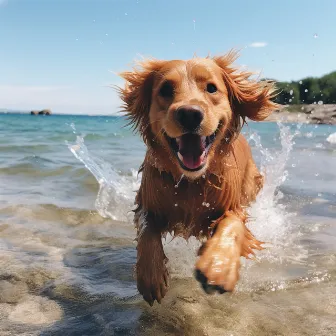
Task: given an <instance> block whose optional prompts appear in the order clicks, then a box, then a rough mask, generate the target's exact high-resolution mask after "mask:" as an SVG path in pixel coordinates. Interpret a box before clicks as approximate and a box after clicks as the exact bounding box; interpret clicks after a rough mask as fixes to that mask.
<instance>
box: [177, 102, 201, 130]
mask: <svg viewBox="0 0 336 336" xmlns="http://www.w3.org/2000/svg"><path fill="white" fill-rule="evenodd" d="M175 118H176V120H177V121H178V122H179V123H180V125H181V126H182V127H183V130H184V131H187V132H194V131H196V130H197V128H198V127H199V126H200V125H201V122H202V120H203V118H204V111H203V109H202V108H201V107H199V106H197V105H184V106H181V107H179V108H178V109H177V110H176V113H175Z"/></svg>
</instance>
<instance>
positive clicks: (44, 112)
mask: <svg viewBox="0 0 336 336" xmlns="http://www.w3.org/2000/svg"><path fill="white" fill-rule="evenodd" d="M30 114H31V115H51V111H50V110H48V109H45V110H41V111H30Z"/></svg>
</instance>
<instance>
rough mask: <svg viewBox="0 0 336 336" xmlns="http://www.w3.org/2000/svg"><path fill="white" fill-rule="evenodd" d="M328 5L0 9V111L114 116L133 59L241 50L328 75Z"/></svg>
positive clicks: (114, 4)
mask: <svg viewBox="0 0 336 336" xmlns="http://www.w3.org/2000/svg"><path fill="white" fill-rule="evenodd" d="M335 13H336V0H321V1H316V0H294V1H293V0H281V1H275V0H253V1H252V0H234V1H224V0H212V1H204V0H202V1H199V0H193V1H192V0H0V109H4V108H5V109H10V110H23V111H30V110H35V109H44V108H50V109H51V110H52V111H53V112H55V113H73V114H77V113H78V114H115V113H116V112H117V110H118V106H119V105H120V104H121V103H120V100H119V98H118V97H117V95H116V93H115V91H114V90H113V89H112V88H110V87H109V86H110V85H122V81H121V79H120V78H119V77H118V76H117V73H118V72H120V71H123V70H126V69H130V67H131V65H132V62H133V61H134V60H136V59H139V58H140V57H143V56H144V57H147V56H151V57H155V58H159V59H188V58H191V57H193V55H194V54H195V53H196V54H197V55H198V56H206V55H207V54H208V53H210V54H211V55H220V54H223V53H225V52H227V51H228V50H230V49H231V48H237V49H240V50H241V57H240V58H239V60H238V61H237V64H238V65H244V66H247V67H248V68H249V69H251V70H254V71H258V72H260V71H261V75H262V77H268V78H274V79H277V80H287V81H289V80H298V79H301V78H303V77H307V76H321V75H323V74H326V73H329V72H331V71H334V70H336V61H335V60H336V43H335V35H336V23H335V22H336V21H335Z"/></svg>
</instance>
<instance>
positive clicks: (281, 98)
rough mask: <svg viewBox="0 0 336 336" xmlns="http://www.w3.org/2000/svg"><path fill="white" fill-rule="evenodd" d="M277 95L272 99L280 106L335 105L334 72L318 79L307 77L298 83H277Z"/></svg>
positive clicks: (335, 79) (335, 76)
mask: <svg viewBox="0 0 336 336" xmlns="http://www.w3.org/2000/svg"><path fill="white" fill-rule="evenodd" d="M276 86H277V88H278V92H279V94H278V95H277V96H276V98H275V99H274V100H275V101H276V102H277V103H279V104H282V105H291V104H314V103H315V104H322V103H323V104H336V71H334V72H331V73H329V74H327V75H324V76H322V77H320V78H316V77H307V78H304V79H302V80H300V81H292V82H278V81H276Z"/></svg>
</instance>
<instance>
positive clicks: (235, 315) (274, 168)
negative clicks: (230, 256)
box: [0, 114, 336, 336]
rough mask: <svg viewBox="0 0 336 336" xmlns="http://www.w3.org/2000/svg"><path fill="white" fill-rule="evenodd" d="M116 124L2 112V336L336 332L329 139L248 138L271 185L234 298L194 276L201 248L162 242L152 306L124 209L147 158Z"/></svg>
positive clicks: (278, 128) (250, 132)
mask: <svg viewBox="0 0 336 336" xmlns="http://www.w3.org/2000/svg"><path fill="white" fill-rule="evenodd" d="M124 125H125V120H124V119H123V117H111V116H109V117H106V116H70V115H52V116H30V115H24V114H0V335H1V336H5V335H6V336H7V335H15V336H17V335H43V336H45V335H62V336H64V335H78V336H85V335H220V336H225V335H227V336H230V335H232V336H238V335H258V336H262V335H290V336H293V335H314V336H316V335H333V334H336V318H335V316H336V286H335V285H336V244H335V241H336V240H335V238H336V221H335V220H336V127H335V126H328V125H307V124H304V125H300V124H281V123H278V124H277V123H271V122H264V123H254V122H251V123H249V124H248V125H247V126H245V127H244V129H243V133H244V134H245V135H246V137H247V139H248V140H249V143H250V145H251V147H252V150H253V154H254V157H255V160H256V162H257V164H258V166H259V167H260V169H261V171H262V172H263V174H264V175H265V178H266V183H265V187H264V189H263V190H262V192H261V193H260V194H259V196H258V199H257V201H256V202H255V203H254V204H253V206H252V207H251V209H250V211H249V212H250V216H251V219H250V222H249V228H250V229H251V231H252V232H253V233H254V234H255V235H256V237H257V238H258V239H260V240H263V241H265V242H267V249H265V250H264V251H261V252H258V254H257V257H256V260H253V261H243V267H242V270H241V279H240V281H239V284H238V286H237V288H236V291H235V292H234V293H233V294H229V293H226V294H224V295H210V296H209V295H206V294H204V293H203V291H202V290H201V289H200V287H199V285H198V283H197V282H196V281H195V279H194V278H193V265H194V263H195V260H196V259H195V258H196V257H195V253H196V250H197V248H198V242H197V241H196V240H195V239H192V238H191V239H190V240H189V241H188V242H186V241H184V240H182V239H180V238H176V239H174V240H172V238H171V237H169V236H168V237H167V238H166V239H165V241H164V246H165V249H166V251H167V255H168V257H169V260H170V262H169V269H170V272H171V275H172V280H171V284H170V290H169V292H168V294H167V296H166V297H165V299H164V300H163V302H162V304H161V305H158V304H155V305H154V307H152V308H151V307H149V306H148V305H147V304H146V303H145V302H144V301H143V300H142V298H141V297H140V296H139V294H138V293H137V289H136V284H135V281H134V277H133V274H134V263H135V259H136V250H135V246H136V245H135V242H134V238H135V230H134V227H133V224H132V216H133V215H132V211H131V210H132V209H133V201H134V197H135V191H136V190H137V188H138V187H139V183H140V180H141V175H140V176H138V174H137V169H138V167H139V166H140V164H141V162H142V160H143V157H144V153H145V146H144V144H143V143H142V141H141V139H140V138H139V136H138V135H137V134H133V133H132V131H131V130H130V128H128V127H123V126H124Z"/></svg>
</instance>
